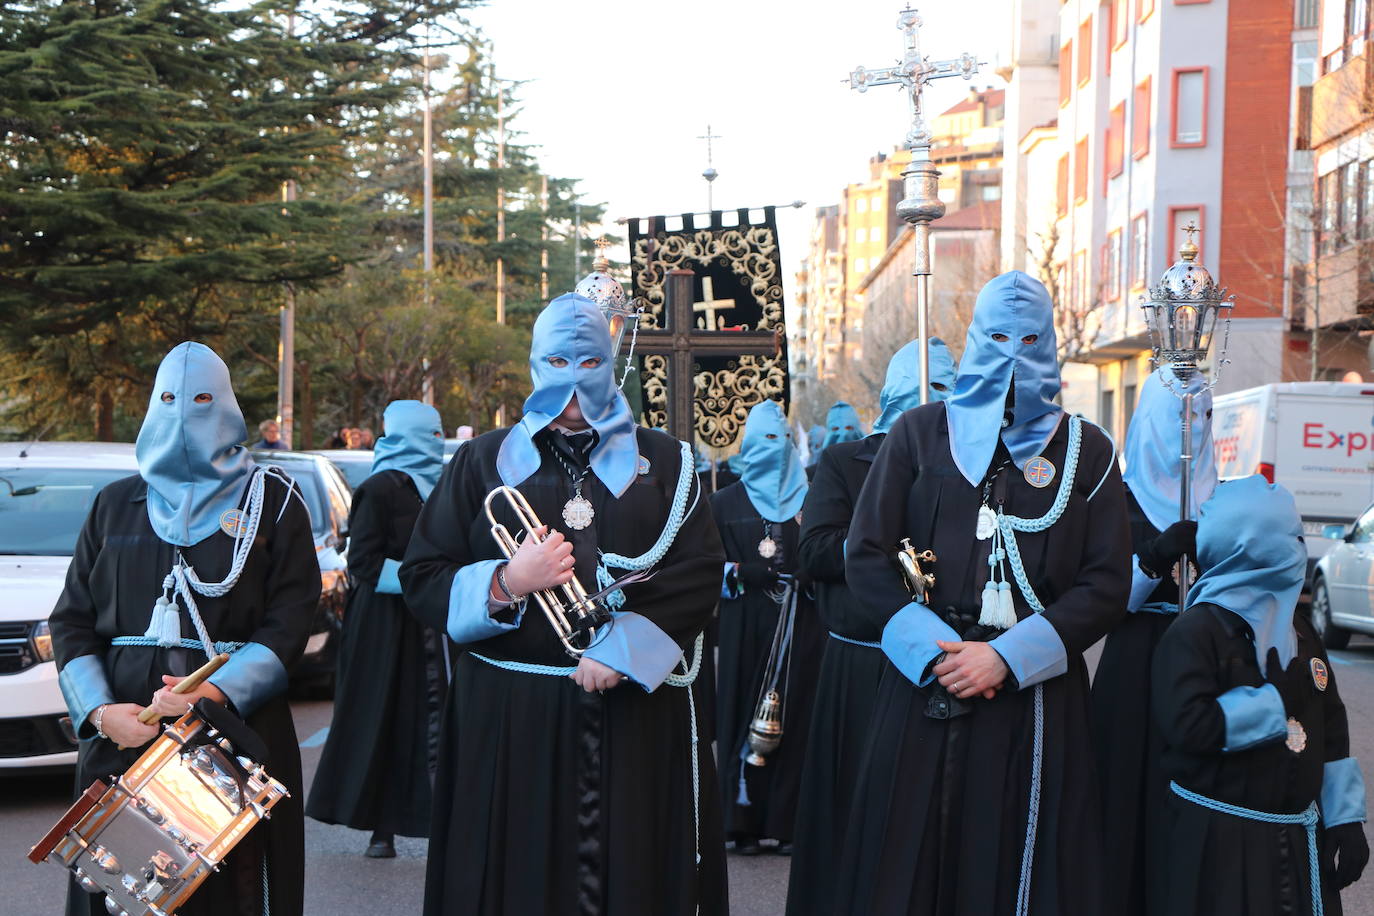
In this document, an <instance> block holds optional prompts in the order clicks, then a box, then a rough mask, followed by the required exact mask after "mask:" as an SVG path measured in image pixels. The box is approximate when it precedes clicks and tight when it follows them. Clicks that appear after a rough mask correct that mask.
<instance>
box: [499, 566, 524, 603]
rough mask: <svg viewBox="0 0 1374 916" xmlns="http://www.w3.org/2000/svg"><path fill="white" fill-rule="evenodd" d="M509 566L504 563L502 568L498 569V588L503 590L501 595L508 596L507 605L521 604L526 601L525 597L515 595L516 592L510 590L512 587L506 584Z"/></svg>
mask: <svg viewBox="0 0 1374 916" xmlns="http://www.w3.org/2000/svg"><path fill="white" fill-rule="evenodd" d="M508 565H510V564H508V563H502V564H501V565H500V566H498V567H496V587H497V588H499V589H501V594H503V595H505V596H506V603H507V604H519V603H520V602H521V601H523V600H524V599H525V596H524V595H517V594H515V592H513V591H511V590H510V586H509V585H507V584H506V567H507V566H508Z"/></svg>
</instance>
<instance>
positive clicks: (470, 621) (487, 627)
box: [448, 560, 525, 643]
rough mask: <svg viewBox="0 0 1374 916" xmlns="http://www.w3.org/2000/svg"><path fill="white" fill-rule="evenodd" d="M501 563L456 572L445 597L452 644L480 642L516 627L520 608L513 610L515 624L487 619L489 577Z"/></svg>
mask: <svg viewBox="0 0 1374 916" xmlns="http://www.w3.org/2000/svg"><path fill="white" fill-rule="evenodd" d="M504 562H506V561H505V560H479V561H478V562H476V563H469V564H468V565H467V566H464V567H463V568H461V569H459V570H458V572H457V573H455V574H454V576H453V586H452V588H450V589H449V593H448V635H449V639H452V640H453V641H454V642H456V643H469V642H481V641H482V640H484V639H490V638H491V637H493V636H500V635H501V634H502V633H507V632H509V631H511V630H514V629H516V628H518V627H519V626H520V621H521V619H523V618H524V616H525V608H524V605H520V606H518V607H516V608H515V609H514V610H515V623H502V622H501V621H499V620H497V619H496V618H494V617H492V616H491V604H490V601H491V577H492V576H494V575H495V574H496V567H498V566H500V565H501V564H502V563H504Z"/></svg>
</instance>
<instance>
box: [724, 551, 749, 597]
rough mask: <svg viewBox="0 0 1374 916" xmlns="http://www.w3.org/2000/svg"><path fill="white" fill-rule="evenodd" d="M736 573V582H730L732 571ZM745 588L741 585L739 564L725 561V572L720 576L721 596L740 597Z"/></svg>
mask: <svg viewBox="0 0 1374 916" xmlns="http://www.w3.org/2000/svg"><path fill="white" fill-rule="evenodd" d="M732 570H733V571H734V573H735V584H734V585H733V586H732V585H731V584H730V572H731V571H732ZM743 591H744V589H742V588H740V587H739V564H738V563H731V562H730V561H729V560H726V561H725V572H724V573H722V574H721V577H720V596H721V597H722V598H738V597H739V596H740V594H741V593H743Z"/></svg>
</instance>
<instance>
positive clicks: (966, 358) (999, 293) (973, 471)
mask: <svg viewBox="0 0 1374 916" xmlns="http://www.w3.org/2000/svg"><path fill="white" fill-rule="evenodd" d="M994 335H996V336H998V337H1002V338H1004V339H1003V340H995V339H994ZM1031 335H1035V337H1036V339H1035V342H1034V343H1031V344H1026V343H1022V340H1023V338H1026V337H1029V336H1031ZM1056 349H1057V345H1056V343H1055V334H1054V303H1053V302H1051V301H1050V294H1049V292H1048V291H1047V290H1046V289H1045V286H1044V284H1043V283H1041V282H1040V281H1039V280H1036V279H1034V278H1033V277H1031V276H1030V275H1029V274H1026V273H1023V272H1021V271H1019V270H1013V271H1010V272H1008V273H1004V274H1002V275H1001V276H1000V277H996V278H994V279H993V280H991V281H989V283H988V285H987V286H984V287H983V290H982V292H980V293H979V294H978V301H977V303H975V304H974V307H973V321H972V322H971V323H970V324H969V328H968V337H967V339H966V341H965V343H964V355H963V357H962V358H961V359H960V360H959V377H958V378H957V379H956V380H955V382H954V396H953V397H951V398H950V399H949V401H947V402H946V411H947V415H948V418H949V419H948V422H949V445H950V451H951V452H952V453H953V456H954V463H955V464H956V465H958V466H959V472H960V473H961V474H963V475H964V479H965V480H967V481H968V482H969V483H971V484H973V485H974V486H977V485H978V483H979V482H980V481H981V480H982V479H983V475H985V474H986V473H987V471H988V465H990V464H991V463H992V456H993V453H994V452H995V451H996V450H997V438H998V436H999V435H1000V436H1001V439H1002V442H1003V443H1004V444H1005V445H1006V447H1007V451H1009V452H1011V457H1012V461H1013V462H1015V464H1016V466H1017V467H1018V468H1024V467H1025V465H1026V462H1027V461H1029V460H1030V459H1032V458H1034V457H1035V456H1036V455H1038V454H1040V452H1041V450H1042V449H1044V447H1045V444H1046V443H1047V442H1049V440H1050V436H1052V435H1054V431H1055V429H1056V428H1057V427H1058V426H1059V420H1060V416H1061V415H1062V414H1063V410H1062V408H1060V407H1059V405H1057V404H1055V403H1054V398H1055V396H1057V395H1058V394H1059V363H1058V361H1057V360H1056V358H1055V350H1056ZM1013 384H1015V386H1016V392H1015V397H1016V403H1015V406H1014V408H1013V410H1012V419H1011V424H1010V425H1009V426H1008V427H1006V428H1005V429H1004V428H1003V427H1002V418H1003V414H1004V413H1005V412H1006V404H1007V392H1008V391H1010V390H1011V388H1012V385H1013Z"/></svg>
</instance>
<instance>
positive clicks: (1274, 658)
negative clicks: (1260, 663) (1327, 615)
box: [1264, 649, 1310, 716]
mask: <svg viewBox="0 0 1374 916" xmlns="http://www.w3.org/2000/svg"><path fill="white" fill-rule="evenodd" d="M1264 678H1265V680H1267V681H1268V682H1269V683H1271V684H1273V685H1274V686H1275V687H1277V688H1278V691H1279V696H1280V697H1282V698H1283V709H1284V712H1285V713H1287V714H1288V715H1290V716H1291V715H1294V714H1295V713H1296V712H1297V711H1298V710H1300V709H1301V708H1302V704H1303V697H1304V689H1305V688H1304V686H1303V685H1304V682H1307V683H1310V681H1309V679H1308V674H1307V666H1306V665H1304V664H1300V663H1299V662H1298V660H1297V659H1296V658H1295V659H1293V661H1292V662H1291V663H1290V664H1289V665H1288V670H1287V671H1285V670H1284V668H1283V665H1281V664H1279V652H1278V650H1277V649H1270V650H1269V654H1268V655H1267V656H1265V659H1264Z"/></svg>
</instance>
